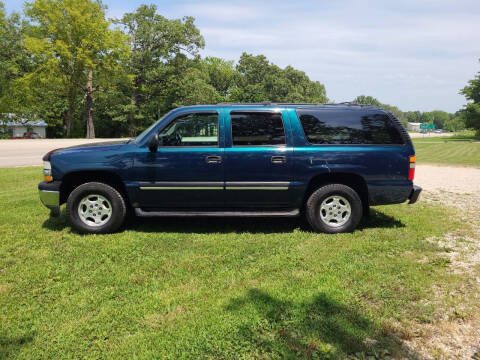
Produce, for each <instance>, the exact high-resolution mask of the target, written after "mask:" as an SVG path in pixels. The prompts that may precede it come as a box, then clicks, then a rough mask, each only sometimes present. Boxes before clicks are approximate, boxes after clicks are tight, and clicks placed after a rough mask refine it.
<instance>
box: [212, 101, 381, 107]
mask: <svg viewBox="0 0 480 360" xmlns="http://www.w3.org/2000/svg"><path fill="white" fill-rule="evenodd" d="M240 105H243V106H252V105H253V106H255V105H256V106H289V105H300V106H322V105H329V106H334V105H337V106H341V105H344V106H361V107H369V106H375V105H369V104H359V103H357V102H355V101H344V102H340V103H294V102H293V103H292V102H290V103H289V102H272V101H262V102H257V103H236V102H221V103H218V104H217V106H240Z"/></svg>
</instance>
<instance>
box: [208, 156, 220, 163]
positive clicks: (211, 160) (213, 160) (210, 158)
mask: <svg viewBox="0 0 480 360" xmlns="http://www.w3.org/2000/svg"><path fill="white" fill-rule="evenodd" d="M205 161H206V162H207V164H221V163H222V157H221V156H216V155H215V156H214V155H211V156H207V157H206V158H205Z"/></svg>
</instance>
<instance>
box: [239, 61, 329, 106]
mask: <svg viewBox="0 0 480 360" xmlns="http://www.w3.org/2000/svg"><path fill="white" fill-rule="evenodd" d="M236 70H237V71H238V72H239V77H238V81H237V86H236V88H235V89H234V90H233V91H232V96H231V98H232V100H233V101H240V102H261V101H275V102H306V103H325V102H327V101H328V99H327V95H326V91H325V86H324V85H322V84H321V83H320V82H318V81H312V80H310V79H309V78H308V76H307V75H306V74H305V73H304V72H303V71H299V70H296V69H294V68H293V67H291V66H287V67H286V68H285V69H281V68H280V67H278V66H277V65H275V64H271V63H270V62H269V61H268V59H267V58H266V57H265V56H263V55H257V56H254V55H250V54H247V53H243V54H242V56H241V57H240V60H239V61H238V64H237V66H236Z"/></svg>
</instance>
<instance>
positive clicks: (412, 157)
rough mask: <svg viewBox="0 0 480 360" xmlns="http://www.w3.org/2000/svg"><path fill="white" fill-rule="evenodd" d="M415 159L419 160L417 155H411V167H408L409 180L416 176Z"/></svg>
mask: <svg viewBox="0 0 480 360" xmlns="http://www.w3.org/2000/svg"><path fill="white" fill-rule="evenodd" d="M415 160H417V158H416V157H415V155H413V156H410V158H409V161H410V168H409V169H408V180H413V178H414V177H415Z"/></svg>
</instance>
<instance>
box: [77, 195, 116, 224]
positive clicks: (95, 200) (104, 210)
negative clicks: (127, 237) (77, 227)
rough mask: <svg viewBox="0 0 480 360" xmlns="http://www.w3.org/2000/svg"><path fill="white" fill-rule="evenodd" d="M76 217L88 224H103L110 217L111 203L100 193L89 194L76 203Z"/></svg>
mask: <svg viewBox="0 0 480 360" xmlns="http://www.w3.org/2000/svg"><path fill="white" fill-rule="evenodd" d="M78 217H79V218H80V220H82V222H83V223H85V224H86V225H88V226H102V225H105V224H106V223H107V222H108V220H110V218H111V217H112V204H110V201H108V200H107V198H106V197H104V196H102V195H98V194H89V195H87V196H85V197H84V198H83V199H82V200H80V203H79V204H78Z"/></svg>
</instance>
